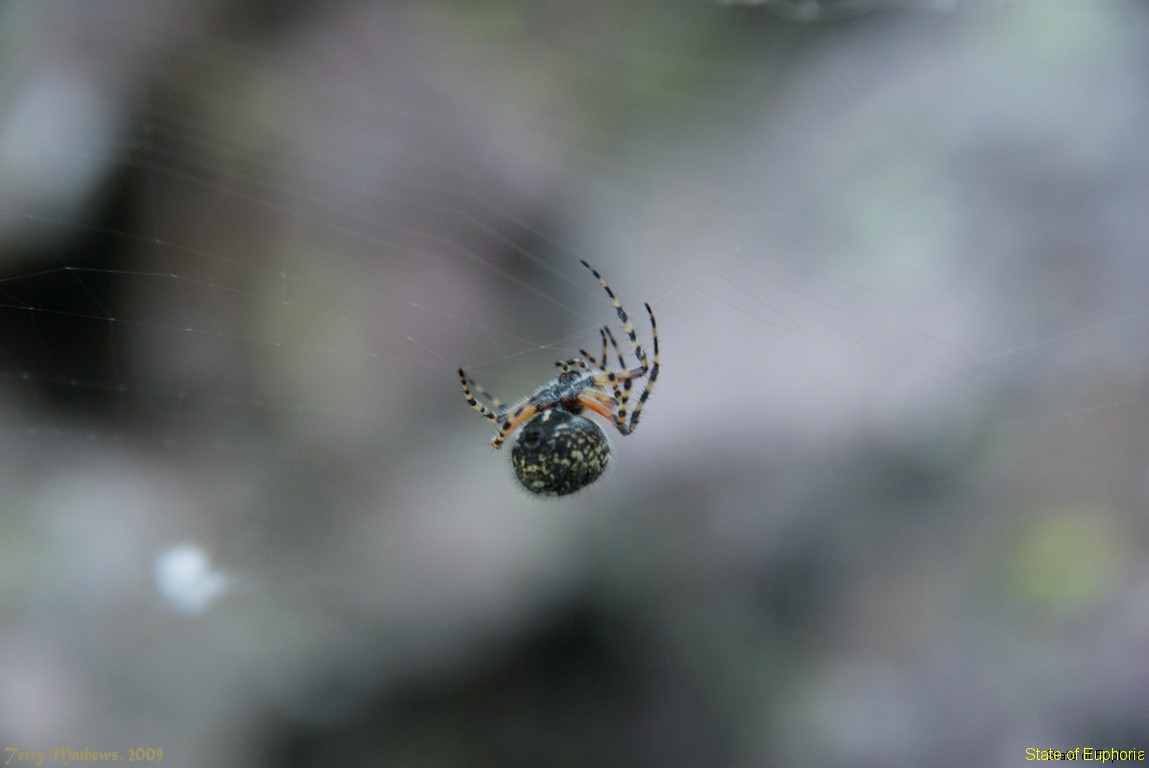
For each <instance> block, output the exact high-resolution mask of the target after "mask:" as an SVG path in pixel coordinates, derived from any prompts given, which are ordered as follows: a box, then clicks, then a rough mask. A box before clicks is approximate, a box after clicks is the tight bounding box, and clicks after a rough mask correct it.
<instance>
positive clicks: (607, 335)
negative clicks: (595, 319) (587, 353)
mask: <svg viewBox="0 0 1149 768" xmlns="http://www.w3.org/2000/svg"><path fill="white" fill-rule="evenodd" d="M599 333H601V334H602V367H603V368H605V367H606V341H607V339H610V345H611V346H612V347H614V353H615V355H617V356H618V367H619V368H622V369H623V370H625V369H626V360H623V358H622V350H621V349H619V347H618V342H617V341H615V338H614V334H613V333H611V332H610V326H606V325H604V326H603V327H602V330H601V331H599Z"/></svg>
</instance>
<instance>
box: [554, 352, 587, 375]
mask: <svg viewBox="0 0 1149 768" xmlns="http://www.w3.org/2000/svg"><path fill="white" fill-rule="evenodd" d="M580 354H586V353H585V352H581V350H580ZM591 360H592V361H593V360H594V358H591ZM555 365H557V366H558V367H559V368H560V369H561V370H562V372H563V373H567V372H569V371H570V369H571V366H572V365H573V366H575V367H577V368H582V369H583V370H584V371H589V370H590V368H591V366H590V364H588V363H587V361H586V360H583V359H582V358H581V357H572V358H571V359H570V360H559V361H558V362H556V363H555Z"/></svg>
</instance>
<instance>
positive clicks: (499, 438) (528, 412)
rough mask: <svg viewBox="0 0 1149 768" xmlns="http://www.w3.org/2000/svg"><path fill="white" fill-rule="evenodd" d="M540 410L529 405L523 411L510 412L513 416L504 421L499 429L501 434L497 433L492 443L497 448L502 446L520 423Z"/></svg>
mask: <svg viewBox="0 0 1149 768" xmlns="http://www.w3.org/2000/svg"><path fill="white" fill-rule="evenodd" d="M538 412H539V409H538V408H536V407H534V406H533V405H527V406H524V407H523V409H522V411H521V412H516V413H513V414H510V417H511V418H510V419H509V420H508V421H506V422H504V423H503V426H502V427H501V428H500V429H499V434H497V435H495V439H494V440H492V441H491V445H493V446H495V447H496V448H502V447H503V441H504V440H506V439H507V437H508V436H509V435H510V434H511V433H512V432H514V431H515V430H516V429H518V428H519V425H521V424H522V423H523V422H524V421H526V420H527V419H529V418H531V417H532V416H534V415H535V414H536V413H538Z"/></svg>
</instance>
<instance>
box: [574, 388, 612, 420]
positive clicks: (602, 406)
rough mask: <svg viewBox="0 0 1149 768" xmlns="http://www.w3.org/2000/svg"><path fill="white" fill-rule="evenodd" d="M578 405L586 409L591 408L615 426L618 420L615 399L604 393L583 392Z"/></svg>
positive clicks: (588, 390) (595, 391) (580, 394)
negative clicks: (615, 411)
mask: <svg viewBox="0 0 1149 768" xmlns="http://www.w3.org/2000/svg"><path fill="white" fill-rule="evenodd" d="M577 400H578V404H579V405H581V406H583V407H584V408H590V409H591V410H592V411H594V412H595V413H597V414H598V415H599V416H602V417H603V418H604V419H606V420H607V421H609V422H610V423H611V424H613V423H614V422H615V420H616V417H615V415H614V398H613V397H610V396H609V395H607V394H606V393H604V392H599V391H597V390H593V389H587V390H583V391H582V392H580V393H579V396H578V398H577Z"/></svg>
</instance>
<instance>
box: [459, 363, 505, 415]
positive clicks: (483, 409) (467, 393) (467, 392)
mask: <svg viewBox="0 0 1149 768" xmlns="http://www.w3.org/2000/svg"><path fill="white" fill-rule="evenodd" d="M459 381H461V382H462V383H463V397H465V398H467V404H468V405H469V406H471V407H472V408H474V409H475V410H476V411H478V412H479V413H481V414H483V415H484V416H486V417H487V418H488V419H490V420H491V421H493V422H495V423H496V424H501V423H502V419H501V418H500V417H499V414H497V413H495V412H494V411H492V410H491V409H490V408H488V407H487V406H485V405H483V404H482V403H480V402H479V401H478V400H476V399H475V396H474V395H473V394H471V385H472V384H475V382H474V381H473V380H471V379H468V378H467V374H465V373H463V369H462V368H460V369H459ZM475 392H478V393H479V394H481V395H485V396H486V397H488V398H489V399H490V400H491V403H492V404H493V405H494V406H495V407H496V408H498V409H499V410H502V403H500V402H499V401H498V400H496V399H495V398H494V397H491V396H490V395H488V394H487V391H486V390H485V389H483V388H482V387H480V386H479V385H478V384H475Z"/></svg>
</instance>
